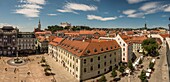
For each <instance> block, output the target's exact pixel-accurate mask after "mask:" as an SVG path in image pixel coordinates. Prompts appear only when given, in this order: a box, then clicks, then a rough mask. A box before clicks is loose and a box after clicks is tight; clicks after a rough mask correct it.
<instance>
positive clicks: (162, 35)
mask: <svg viewBox="0 0 170 82" xmlns="http://www.w3.org/2000/svg"><path fill="white" fill-rule="evenodd" d="M160 36H161V37H162V38H166V37H170V34H160Z"/></svg>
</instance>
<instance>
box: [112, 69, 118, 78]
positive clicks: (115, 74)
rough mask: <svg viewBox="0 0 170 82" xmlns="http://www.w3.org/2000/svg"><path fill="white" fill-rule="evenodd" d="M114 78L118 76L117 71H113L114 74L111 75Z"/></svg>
mask: <svg viewBox="0 0 170 82" xmlns="http://www.w3.org/2000/svg"><path fill="white" fill-rule="evenodd" d="M111 75H112V77H116V76H117V72H116V70H115V69H113V70H112V73H111Z"/></svg>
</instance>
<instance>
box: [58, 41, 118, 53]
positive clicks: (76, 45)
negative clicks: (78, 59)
mask: <svg viewBox="0 0 170 82" xmlns="http://www.w3.org/2000/svg"><path fill="white" fill-rule="evenodd" d="M59 46H60V47H62V48H64V49H66V50H67V51H69V52H71V53H72V54H75V55H77V56H89V55H96V54H99V53H103V52H106V51H111V50H115V49H119V48H120V46H119V45H118V43H117V42H116V41H115V40H112V41H103V42H83V41H70V40H64V41H62V43H61V44H59Z"/></svg>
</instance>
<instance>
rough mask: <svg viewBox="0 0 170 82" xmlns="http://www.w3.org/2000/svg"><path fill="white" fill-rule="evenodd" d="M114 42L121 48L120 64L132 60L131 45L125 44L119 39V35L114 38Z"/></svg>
mask: <svg viewBox="0 0 170 82" xmlns="http://www.w3.org/2000/svg"><path fill="white" fill-rule="evenodd" d="M116 41H117V43H118V44H119V45H120V47H121V52H122V53H121V58H122V59H121V60H122V62H128V61H129V60H131V59H132V53H133V52H132V51H133V48H132V45H130V44H128V43H126V42H125V41H124V40H123V39H122V38H121V37H120V35H117V36H116Z"/></svg>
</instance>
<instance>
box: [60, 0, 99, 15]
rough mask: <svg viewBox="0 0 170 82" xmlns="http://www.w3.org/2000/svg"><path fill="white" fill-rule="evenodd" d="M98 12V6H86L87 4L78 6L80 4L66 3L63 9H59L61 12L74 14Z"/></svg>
mask: <svg viewBox="0 0 170 82" xmlns="http://www.w3.org/2000/svg"><path fill="white" fill-rule="evenodd" d="M95 10H97V7H96V6H93V5H86V4H78V3H69V2H68V3H66V5H64V6H63V9H57V11H59V12H73V13H75V11H95Z"/></svg>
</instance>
